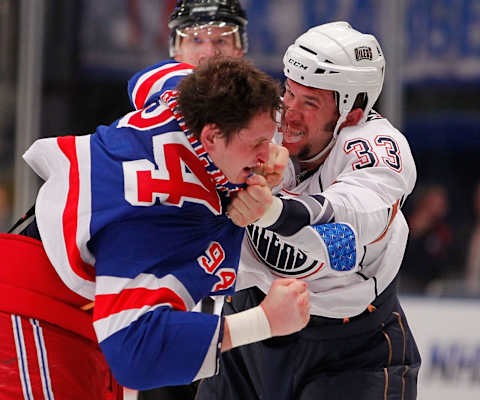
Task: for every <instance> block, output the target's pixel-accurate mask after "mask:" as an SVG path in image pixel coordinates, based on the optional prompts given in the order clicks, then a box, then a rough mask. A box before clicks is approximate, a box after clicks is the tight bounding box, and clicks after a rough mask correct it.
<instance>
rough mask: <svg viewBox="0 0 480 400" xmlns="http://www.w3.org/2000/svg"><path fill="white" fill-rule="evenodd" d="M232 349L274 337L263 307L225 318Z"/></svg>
mask: <svg viewBox="0 0 480 400" xmlns="http://www.w3.org/2000/svg"><path fill="white" fill-rule="evenodd" d="M225 319H226V321H227V324H228V329H229V331H230V340H231V342H232V347H237V346H242V345H244V344H249V343H254V342H259V341H261V340H264V339H268V338H271V337H272V332H271V330H270V324H269V322H268V319H267V316H266V315H265V312H264V311H263V308H262V307H261V306H256V307H253V308H250V309H248V310H246V311H242V312H239V313H236V314H231V315H227V316H226V317H225Z"/></svg>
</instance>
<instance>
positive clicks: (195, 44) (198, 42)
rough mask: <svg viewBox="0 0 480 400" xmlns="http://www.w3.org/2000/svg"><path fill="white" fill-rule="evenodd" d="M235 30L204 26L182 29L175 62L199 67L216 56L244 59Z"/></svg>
mask: <svg viewBox="0 0 480 400" xmlns="http://www.w3.org/2000/svg"><path fill="white" fill-rule="evenodd" d="M234 28H235V27H232V26H223V27H221V26H216V25H203V26H200V27H188V28H185V29H182V30H181V31H179V32H178V33H177V34H178V35H179V36H180V44H179V46H178V47H177V52H176V55H175V60H177V61H181V62H186V63H188V64H191V65H195V66H197V65H200V64H201V63H202V62H203V61H205V60H207V59H208V58H210V57H214V56H220V55H222V56H226V57H234V58H240V57H242V56H243V51H242V49H240V48H238V47H237V46H236V44H235V40H236V33H235V29H234ZM237 29H238V28H237Z"/></svg>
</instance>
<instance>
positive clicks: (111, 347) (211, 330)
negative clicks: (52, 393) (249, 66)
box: [24, 62, 244, 389]
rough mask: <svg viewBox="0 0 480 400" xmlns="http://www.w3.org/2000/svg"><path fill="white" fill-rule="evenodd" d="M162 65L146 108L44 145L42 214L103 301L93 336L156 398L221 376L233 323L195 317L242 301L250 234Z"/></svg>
mask: <svg viewBox="0 0 480 400" xmlns="http://www.w3.org/2000/svg"><path fill="white" fill-rule="evenodd" d="M191 68H192V67H191V66H189V65H187V64H181V63H176V62H167V63H161V64H158V65H156V66H153V67H151V68H149V69H147V70H146V71H143V72H142V73H140V74H137V75H135V76H134V78H133V79H132V80H131V81H130V83H129V92H130V96H131V99H132V104H133V105H134V106H135V108H136V109H137V110H135V111H133V112H131V113H129V114H127V115H125V116H124V117H122V118H120V119H119V120H117V121H115V122H114V123H113V124H112V125H110V126H100V127H99V128H97V130H96V132H95V133H94V134H92V135H87V136H80V137H58V138H47V139H41V140H38V141H36V142H35V143H34V144H33V145H32V146H31V147H30V149H29V150H28V151H27V152H26V153H25V155H24V158H25V160H26V161H27V163H28V164H29V165H30V166H31V167H32V168H33V169H34V170H35V172H36V173H37V174H38V175H39V176H40V177H42V178H43V179H44V180H45V183H44V184H43V186H42V187H41V189H40V191H39V194H38V197H37V201H36V217H37V224H38V227H39V231H40V235H41V238H42V241H43V244H44V247H45V250H46V252H47V254H48V256H49V258H50V260H51V262H52V264H53V265H54V267H55V269H56V271H57V272H58V274H59V275H60V277H61V278H62V280H63V281H64V282H65V284H66V285H67V286H68V287H69V288H70V289H72V290H73V291H75V292H76V293H78V294H80V295H82V296H84V297H87V298H89V299H95V308H94V328H95V332H96V335H97V338H98V341H99V343H100V346H101V348H102V350H103V352H104V354H105V357H106V359H107V361H108V362H109V364H110V366H111V368H112V371H113V373H114V375H115V376H116V378H117V379H118V381H119V382H120V383H121V384H123V385H125V386H128V387H131V388H137V389H146V388H152V387H158V386H162V385H177V384H184V383H188V382H191V381H193V380H196V379H199V378H202V377H206V376H211V375H213V374H215V373H216V368H217V365H218V356H219V349H220V345H221V340H222V337H223V332H222V329H223V320H222V318H219V317H218V316H217V315H207V314H202V313H197V312H186V311H189V310H191V309H192V308H193V307H194V306H195V304H196V303H198V302H199V301H200V300H201V299H202V298H204V297H206V296H208V295H217V294H229V293H231V292H233V289H234V285H235V278H236V271H237V266H238V261H239V257H240V246H241V241H242V238H243V233H244V231H243V229H241V228H239V227H237V226H235V225H234V224H232V223H231V221H229V219H228V218H227V217H226V216H225V206H226V204H227V202H228V196H229V193H230V192H231V191H232V190H238V189H239V187H238V186H235V185H232V184H230V183H229V182H228V181H227V179H226V178H225V176H224V175H223V174H222V173H221V171H220V170H218V168H217V167H216V166H215V165H214V164H213V162H212V161H211V160H210V159H209V157H208V155H207V153H206V152H205V151H204V149H203V147H202V145H201V143H200V142H199V141H198V140H196V139H195V138H194V137H193V136H192V135H191V134H190V133H189V131H188V129H187V127H186V126H185V124H184V123H183V118H182V116H181V115H180V114H179V112H178V110H177V107H176V98H175V94H176V93H175V92H174V91H172V90H171V89H173V88H174V87H175V86H176V84H177V83H178V81H179V79H181V78H182V77H183V76H185V75H186V74H188V73H190V72H191Z"/></svg>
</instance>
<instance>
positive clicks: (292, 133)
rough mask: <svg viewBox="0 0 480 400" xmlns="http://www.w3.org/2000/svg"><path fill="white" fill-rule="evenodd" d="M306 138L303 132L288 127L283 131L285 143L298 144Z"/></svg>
mask: <svg viewBox="0 0 480 400" xmlns="http://www.w3.org/2000/svg"><path fill="white" fill-rule="evenodd" d="M304 136H305V132H304V131H301V130H294V129H291V128H289V127H288V125H287V128H286V129H284V130H283V141H284V142H285V143H298V142H299V141H300V140H302V139H303V137H304Z"/></svg>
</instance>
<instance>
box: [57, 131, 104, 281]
mask: <svg viewBox="0 0 480 400" xmlns="http://www.w3.org/2000/svg"><path fill="white" fill-rule="evenodd" d="M57 143H58V146H59V148H60V149H61V151H62V152H63V153H64V154H65V156H66V157H67V159H68V160H69V161H70V170H69V178H68V179H69V190H68V195H67V201H66V204H65V209H64V210H63V215H62V220H63V233H64V237H65V247H66V250H67V257H68V261H69V263H70V266H71V268H72V270H73V271H74V272H75V274H77V275H78V276H80V277H81V278H83V279H85V280H88V281H91V282H94V281H95V268H94V267H93V266H92V265H90V264H88V263H86V262H85V261H84V260H83V259H82V257H81V255H80V250H79V248H78V246H77V228H78V205H79V198H80V176H79V170H78V157H77V152H76V144H75V137H74V136H65V137H59V138H58V139H57Z"/></svg>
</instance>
